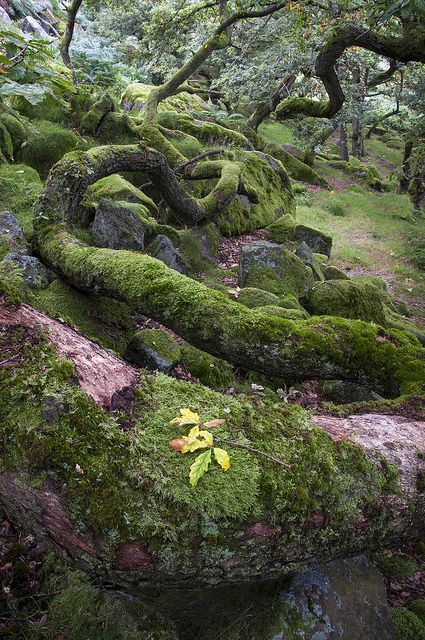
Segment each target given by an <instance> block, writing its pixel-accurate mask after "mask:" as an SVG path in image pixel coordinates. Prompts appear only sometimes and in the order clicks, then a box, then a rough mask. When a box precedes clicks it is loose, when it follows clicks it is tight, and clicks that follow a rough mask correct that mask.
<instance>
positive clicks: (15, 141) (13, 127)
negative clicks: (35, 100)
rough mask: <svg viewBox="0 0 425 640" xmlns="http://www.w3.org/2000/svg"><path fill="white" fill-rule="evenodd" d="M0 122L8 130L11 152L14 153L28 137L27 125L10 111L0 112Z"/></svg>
mask: <svg viewBox="0 0 425 640" xmlns="http://www.w3.org/2000/svg"><path fill="white" fill-rule="evenodd" d="M0 123H1V124H3V125H4V126H5V127H6V129H7V130H8V132H9V134H10V137H11V141H12V145H13V154H14V155H16V154H17V153H18V152H19V150H20V149H21V147H22V145H23V143H24V142H25V141H26V140H27V138H28V125H27V124H26V123H25V122H24V121H23V119H20V118H18V117H17V116H16V115H13V114H12V113H0Z"/></svg>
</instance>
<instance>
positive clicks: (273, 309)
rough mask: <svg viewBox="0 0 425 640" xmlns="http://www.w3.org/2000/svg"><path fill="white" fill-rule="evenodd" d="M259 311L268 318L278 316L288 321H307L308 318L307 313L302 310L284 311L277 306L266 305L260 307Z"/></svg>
mask: <svg viewBox="0 0 425 640" xmlns="http://www.w3.org/2000/svg"><path fill="white" fill-rule="evenodd" d="M257 311H258V312H259V313H264V314H266V315H267V316H277V317H279V318H287V319H288V320H305V318H308V313H307V311H304V310H301V309H283V308H282V307H277V306H275V305H264V306H261V307H258V309H257Z"/></svg>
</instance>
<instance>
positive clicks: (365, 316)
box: [306, 280, 387, 326]
mask: <svg viewBox="0 0 425 640" xmlns="http://www.w3.org/2000/svg"><path fill="white" fill-rule="evenodd" d="M306 308H307V309H308V310H309V311H310V313H312V314H314V315H328V316H340V317H342V318H356V319H358V320H365V321H366V322H376V323H377V324H380V325H382V326H386V324H387V323H386V317H385V310H384V307H383V304H382V302H381V296H380V292H379V289H377V288H376V287H375V286H374V285H371V284H369V283H359V282H353V281H352V280H328V281H326V282H320V283H317V284H315V285H314V286H313V287H312V289H311V291H310V293H309V296H308V299H307V301H306Z"/></svg>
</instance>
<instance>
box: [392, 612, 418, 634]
mask: <svg viewBox="0 0 425 640" xmlns="http://www.w3.org/2000/svg"><path fill="white" fill-rule="evenodd" d="M391 616H392V619H393V623H394V627H395V630H396V636H397V640H425V624H424V622H423V621H422V620H420V618H418V616H417V615H415V613H413V611H410V610H409V609H406V608H405V607H400V608H398V609H392V610H391Z"/></svg>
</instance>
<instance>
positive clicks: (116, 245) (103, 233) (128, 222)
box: [92, 198, 145, 251]
mask: <svg viewBox="0 0 425 640" xmlns="http://www.w3.org/2000/svg"><path fill="white" fill-rule="evenodd" d="M92 238H93V241H94V243H95V244H96V246H98V247H106V248H108V249H129V250H131V251H143V249H144V246H145V225H144V224H143V222H142V221H141V220H140V218H139V217H138V216H137V213H135V212H134V211H131V210H130V209H127V208H126V207H123V206H122V205H120V204H117V203H116V202H113V201H112V200H107V199H106V198H102V199H101V200H100V203H99V206H98V208H97V211H96V215H95V217H94V221H93V226H92Z"/></svg>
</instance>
